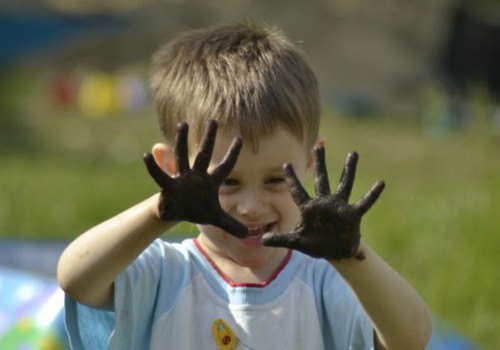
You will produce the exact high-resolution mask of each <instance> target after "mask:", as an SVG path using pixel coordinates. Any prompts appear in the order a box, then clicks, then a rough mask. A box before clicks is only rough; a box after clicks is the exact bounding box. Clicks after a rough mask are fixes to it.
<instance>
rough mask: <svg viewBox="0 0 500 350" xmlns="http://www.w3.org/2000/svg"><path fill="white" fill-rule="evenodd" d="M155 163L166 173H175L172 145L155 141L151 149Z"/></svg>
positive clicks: (172, 174)
mask: <svg viewBox="0 0 500 350" xmlns="http://www.w3.org/2000/svg"><path fill="white" fill-rule="evenodd" d="M151 153H152V154H153V157H154V159H155V161H156V164H158V166H159V167H160V168H161V169H162V170H163V171H164V172H165V173H167V174H168V175H171V176H174V175H175V155H174V152H173V151H172V147H170V146H169V145H167V144H165V143H156V144H155V145H154V146H153V149H152V151H151Z"/></svg>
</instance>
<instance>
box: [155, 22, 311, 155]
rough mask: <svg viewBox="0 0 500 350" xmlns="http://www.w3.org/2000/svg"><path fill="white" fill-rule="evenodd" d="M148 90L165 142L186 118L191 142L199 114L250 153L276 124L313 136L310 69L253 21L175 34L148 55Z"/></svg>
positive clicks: (200, 123) (274, 33)
mask: <svg viewBox="0 0 500 350" xmlns="http://www.w3.org/2000/svg"><path fill="white" fill-rule="evenodd" d="M151 87H152V90H153V92H154V95H155V102H156V108H157V112H158V117H159V124H160V128H161V130H162V132H163V134H164V136H165V138H166V139H167V142H173V140H174V137H175V133H176V129H177V128H176V125H177V124H178V123H179V122H181V121H187V122H188V123H189V126H190V139H191V140H193V137H194V141H195V142H196V143H199V141H200V139H201V136H202V133H203V130H204V123H205V121H206V120H207V119H215V120H217V121H218V123H219V127H220V128H221V129H226V128H236V130H238V131H239V132H240V133H241V136H242V138H243V140H244V142H246V143H249V144H250V145H251V147H252V149H253V150H254V151H256V150H257V149H258V139H259V138H260V137H262V136H269V135H271V134H272V133H273V131H274V130H275V128H276V126H278V125H281V126H283V127H285V128H286V129H287V130H288V131H289V132H291V133H292V135H294V136H296V137H297V138H298V140H299V141H301V142H305V144H306V146H308V147H310V146H312V145H313V144H314V142H315V140H316V138H317V134H318V128H319V116H320V106H319V92H318V83H317V80H316V77H315V75H314V73H313V71H312V69H311V68H310V66H309V65H308V64H307V62H306V60H305V59H304V57H303V54H302V52H301V51H300V50H299V49H298V48H297V47H296V46H295V45H293V44H292V43H290V42H289V41H288V40H287V39H286V38H285V36H284V35H283V34H282V32H281V31H280V30H278V29H276V28H274V27H268V26H266V25H264V24H262V23H259V22H245V23H236V24H226V25H221V26H216V27H211V28H207V29H203V30H192V31H188V32H186V33H184V34H181V35H180V36H178V37H177V38H175V39H174V40H172V41H170V42H169V43H167V44H166V45H165V46H162V47H161V48H160V49H159V50H158V51H157V53H156V54H155V55H154V57H153V66H152V73H151Z"/></svg>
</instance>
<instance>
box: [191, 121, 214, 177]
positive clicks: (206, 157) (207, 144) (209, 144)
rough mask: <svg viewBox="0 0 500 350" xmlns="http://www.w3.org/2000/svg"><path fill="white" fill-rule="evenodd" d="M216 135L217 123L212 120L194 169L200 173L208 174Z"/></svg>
mask: <svg viewBox="0 0 500 350" xmlns="http://www.w3.org/2000/svg"><path fill="white" fill-rule="evenodd" d="M216 135H217V122H216V121H215V120H213V119H210V120H209V121H208V122H207V129H206V131H205V134H203V139H202V140H201V145H200V150H199V152H198V154H197V155H196V159H195V161H194V165H193V169H195V170H197V171H200V172H206V170H207V168H208V165H209V164H210V159H211V158H212V153H213V150H214V144H215V136H216Z"/></svg>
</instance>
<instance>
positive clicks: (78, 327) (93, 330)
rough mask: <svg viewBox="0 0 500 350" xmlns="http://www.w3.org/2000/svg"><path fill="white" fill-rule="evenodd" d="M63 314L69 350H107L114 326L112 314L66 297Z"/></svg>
mask: <svg viewBox="0 0 500 350" xmlns="http://www.w3.org/2000/svg"><path fill="white" fill-rule="evenodd" d="M64 313H65V315H64V317H65V324H66V332H67V334H68V339H69V343H70V347H71V349H73V350H87V349H88V350H90V349H92V350H105V349H108V343H109V339H110V337H111V334H112V332H113V328H114V324H115V318H114V314H113V313H112V312H107V311H102V310H98V309H94V308H91V307H88V306H86V305H83V304H80V303H78V302H76V301H74V300H72V299H71V298H70V297H68V296H67V295H66V296H65V300H64Z"/></svg>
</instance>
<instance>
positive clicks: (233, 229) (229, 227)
mask: <svg viewBox="0 0 500 350" xmlns="http://www.w3.org/2000/svg"><path fill="white" fill-rule="evenodd" d="M213 218H214V219H213V221H212V222H211V224H212V225H215V226H217V227H219V228H221V229H223V230H224V231H226V232H227V233H229V234H231V235H233V236H235V237H238V238H244V237H246V236H248V228H247V227H246V226H245V225H243V224H242V223H241V222H239V221H238V220H236V219H235V218H233V217H232V216H230V215H229V214H227V213H226V212H225V211H223V210H222V209H221V210H220V212H217V213H215V214H214V215H213Z"/></svg>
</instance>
